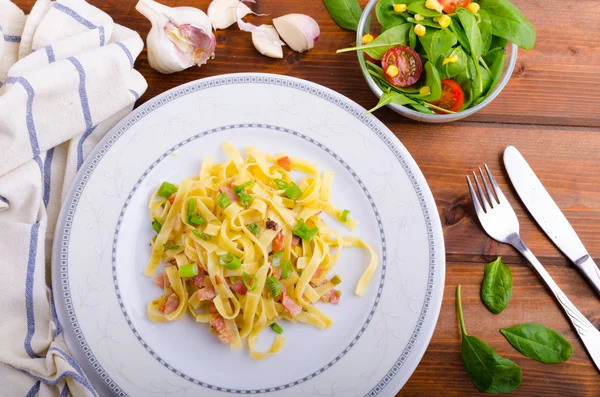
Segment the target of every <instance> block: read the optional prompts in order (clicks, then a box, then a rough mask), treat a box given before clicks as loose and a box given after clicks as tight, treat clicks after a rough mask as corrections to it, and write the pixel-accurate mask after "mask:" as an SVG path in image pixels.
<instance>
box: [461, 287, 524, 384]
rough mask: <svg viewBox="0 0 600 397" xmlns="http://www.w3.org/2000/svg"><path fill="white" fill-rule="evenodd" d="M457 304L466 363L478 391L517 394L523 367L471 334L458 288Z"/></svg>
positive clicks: (468, 372)
mask: <svg viewBox="0 0 600 397" xmlns="http://www.w3.org/2000/svg"><path fill="white" fill-rule="evenodd" d="M456 304H457V307H458V318H459V321H460V329H461V333H462V345H461V352H462V361H463V364H464V365H465V368H466V370H467V374H468V375H469V378H471V380H472V381H473V384H474V385H475V387H477V389H479V391H482V392H487V393H510V392H511V391H513V390H515V389H516V388H517V387H519V385H520V384H521V379H522V373H521V367H519V366H518V365H517V364H515V363H514V362H512V361H511V360H509V359H507V358H504V357H502V356H500V355H499V354H498V353H496V352H495V351H494V349H492V348H491V347H490V346H489V345H488V344H487V343H485V342H484V341H482V340H481V339H479V338H476V337H474V336H470V335H468V334H467V330H466V328H465V321H464V318H463V311H462V303H461V299H460V285H458V286H457V287H456Z"/></svg>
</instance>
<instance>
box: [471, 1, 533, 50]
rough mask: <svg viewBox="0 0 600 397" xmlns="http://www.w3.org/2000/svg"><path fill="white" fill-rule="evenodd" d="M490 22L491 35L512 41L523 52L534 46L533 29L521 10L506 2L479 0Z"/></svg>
mask: <svg viewBox="0 0 600 397" xmlns="http://www.w3.org/2000/svg"><path fill="white" fill-rule="evenodd" d="M479 6H480V7H481V9H483V10H485V11H487V13H488V14H489V15H490V19H491V20H492V33H493V34H494V35H495V36H500V37H503V38H505V39H506V40H508V41H512V42H513V43H515V44H516V45H518V46H519V47H521V48H522V49H524V50H531V49H532V48H533V46H534V45H535V28H534V27H533V25H532V24H531V22H529V20H528V19H527V17H525V15H523V13H522V12H521V10H519V9H518V8H517V7H515V6H514V5H513V4H512V3H511V2H510V1H508V0H479Z"/></svg>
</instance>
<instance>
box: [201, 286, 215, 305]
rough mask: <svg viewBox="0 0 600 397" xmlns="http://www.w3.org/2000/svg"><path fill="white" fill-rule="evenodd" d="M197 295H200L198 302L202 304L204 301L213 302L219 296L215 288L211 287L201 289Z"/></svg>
mask: <svg viewBox="0 0 600 397" xmlns="http://www.w3.org/2000/svg"><path fill="white" fill-rule="evenodd" d="M196 295H198V300H199V301H200V302H202V301H211V300H213V299H215V296H217V293H216V292H215V289H214V287H212V286H210V287H202V288H200V289H199V290H198V291H197V292H196Z"/></svg>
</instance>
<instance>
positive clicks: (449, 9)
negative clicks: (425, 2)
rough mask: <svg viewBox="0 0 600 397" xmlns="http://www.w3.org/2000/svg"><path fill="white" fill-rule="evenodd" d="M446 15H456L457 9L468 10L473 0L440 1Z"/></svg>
mask: <svg viewBox="0 0 600 397" xmlns="http://www.w3.org/2000/svg"><path fill="white" fill-rule="evenodd" d="M438 1H439V3H440V4H441V5H443V6H444V12H445V13H446V14H454V13H455V12H456V9H457V8H467V6H468V5H469V3H470V2H471V0H438Z"/></svg>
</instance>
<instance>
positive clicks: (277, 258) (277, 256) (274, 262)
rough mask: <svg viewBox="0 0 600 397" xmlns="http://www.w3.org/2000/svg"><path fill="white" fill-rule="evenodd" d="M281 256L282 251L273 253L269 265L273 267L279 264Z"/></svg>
mask: <svg viewBox="0 0 600 397" xmlns="http://www.w3.org/2000/svg"><path fill="white" fill-rule="evenodd" d="M282 256H283V251H279V252H277V253H275V254H273V255H271V265H272V266H273V267H279V266H281V257H282Z"/></svg>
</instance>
